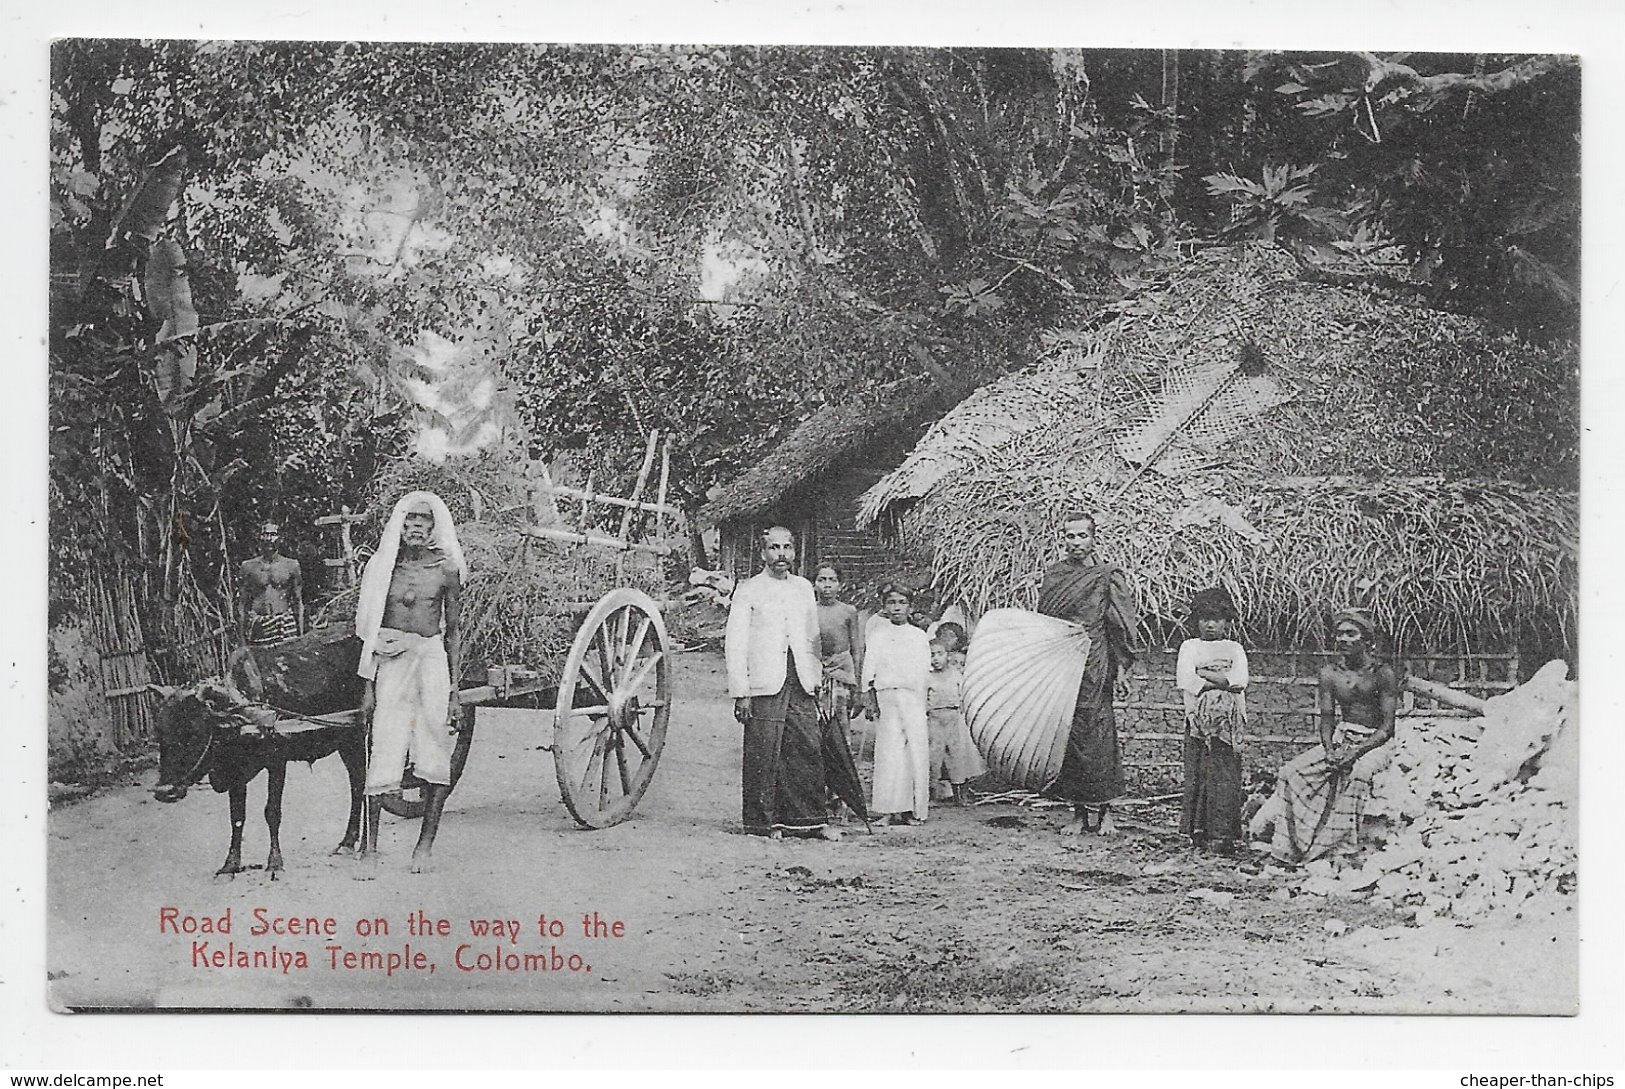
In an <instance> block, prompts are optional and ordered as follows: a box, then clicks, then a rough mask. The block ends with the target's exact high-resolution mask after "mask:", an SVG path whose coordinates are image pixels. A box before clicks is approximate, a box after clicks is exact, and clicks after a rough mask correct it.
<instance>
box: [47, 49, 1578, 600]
mask: <svg viewBox="0 0 1625 1089" xmlns="http://www.w3.org/2000/svg"><path fill="white" fill-rule="evenodd" d="M52 91H53V116H52V130H51V146H52V155H53V159H52V162H53V165H52V178H51V188H52V226H51V229H52V245H53V279H52V283H53V303H54V306H53V321H52V330H51V353H52V393H53V421H52V422H53V431H52V436H53V437H52V491H51V496H52V517H53V524H54V525H55V526H56V527H57V528H59V529H60V530H62V532H59V533H57V534H56V535H55V539H56V540H57V542H58V544H57V546H56V548H57V552H56V554H55V557H54V558H55V560H56V561H57V562H56V567H55V570H56V572H57V575H58V579H57V582H56V585H55V589H56V590H57V591H58V593H59V595H61V596H62V597H63V598H64V599H67V598H69V597H71V596H72V587H73V580H74V578H75V577H77V576H78V575H82V574H83V572H84V571H85V570H86V569H87V568H86V564H85V562H84V561H85V560H86V559H87V558H88V556H89V554H90V553H91V552H92V551H93V550H96V549H99V548H100V546H101V541H102V540H103V539H104V538H106V539H107V540H109V541H110V542H112V545H113V547H116V548H122V549H124V550H126V551H127V552H128V553H129V555H130V556H131V557H132V558H135V559H137V560H138V561H139V563H140V564H141V565H142V566H143V570H145V571H147V572H148V575H147V577H149V578H152V579H153V583H154V584H153V587H152V589H153V590H154V591H155V592H156V591H158V590H162V591H163V593H165V594H174V593H176V592H178V587H180V586H181V585H182V584H183V583H184V582H185V581H186V580H187V579H189V578H200V579H202V580H203V582H204V583H205V584H206V585H212V582H213V579H214V578H215V577H216V576H217V575H218V573H219V571H220V570H221V569H222V565H223V564H224V563H225V555H226V553H227V551H228V550H230V549H232V548H235V549H236V551H237V553H238V554H239V555H240V554H241V551H242V547H241V546H240V544H239V542H241V541H243V540H245V535H246V534H247V532H248V531H249V530H250V529H251V523H252V521H253V520H254V519H256V518H259V517H267V516H269V517H280V518H282V519H284V520H285V521H287V522H289V523H290V530H291V532H292V534H293V536H294V537H295V540H296V542H297V543H298V544H299V545H300V546H301V547H302V548H303V549H304V550H305V551H306V553H307V554H308V553H310V552H313V551H314V550H315V549H316V547H317V541H316V538H315V536H314V534H315V531H314V529H312V528H311V527H310V525H309V523H310V519H311V518H312V517H314V516H315V515H317V514H320V513H330V512H332V511H334V510H336V509H337V507H338V505H339V504H340V503H344V502H350V503H356V502H358V501H359V498H360V497H361V496H363V495H364V494H366V482H367V480H368V479H369V478H370V477H371V476H372V475H373V474H374V472H375V470H376V467H377V465H378V464H379V461H380V459H382V458H385V457H388V456H390V455H393V454H396V453H399V452H401V451H403V450H405V449H407V448H408V447H410V446H411V445H413V444H414V443H415V444H416V447H417V449H418V450H420V451H421V452H424V453H427V454H430V455H432V456H443V455H447V454H456V453H458V452H460V451H467V450H473V449H491V448H492V447H501V446H503V445H505V444H515V445H517V444H518V443H521V442H522V443H524V444H526V445H528V446H529V448H531V449H532V450H534V451H537V452H541V453H544V454H556V453H561V452H562V453H569V454H570V455H571V456H572V458H573V459H574V460H575V461H576V462H578V463H579V464H581V465H583V466H584V467H586V468H590V469H594V470H596V471H598V472H599V473H600V479H601V480H605V479H610V478H611V477H613V476H614V475H615V474H616V473H626V472H627V471H628V470H629V467H630V466H631V465H632V464H633V463H635V460H636V458H637V456H638V453H639V452H640V451H641V449H642V435H643V434H644V433H646V431H647V430H648V429H650V428H654V427H659V428H662V429H669V430H670V431H671V432H672V433H673V434H674V436H675V439H676V442H677V447H676V449H675V450H674V479H673V486H674V489H675V493H676V495H677V496H678V497H679V498H680V499H681V501H682V502H684V503H685V504H687V505H689V506H690V507H692V506H694V505H696V504H697V503H698V502H700V501H701V500H702V499H703V497H704V496H705V494H706V492H707V490H708V489H710V488H711V487H713V486H714V485H716V484H718V483H720V482H722V481H725V480H727V479H729V478H730V477H731V476H732V475H733V474H735V473H736V472H737V471H738V469H739V467H740V466H741V465H743V464H745V463H746V462H747V461H748V460H749V459H751V458H752V457H754V456H755V455H756V454H757V453H758V452H759V451H760V450H761V449H762V448H763V447H764V445H765V444H766V443H768V442H769V441H771V440H772V439H773V438H774V437H775V436H776V435H778V434H780V433H782V431H783V429H784V428H785V427H786V426H787V425H788V424H789V423H793V422H794V420H795V419H797V418H800V417H801V416H804V415H805V414H806V413H807V412H810V411H811V410H812V409H813V408H815V407H816V406H817V405H818V404H820V403H822V402H824V401H825V400H827V399H829V398H837V397H841V396H843V395H845V394H846V393H847V392H849V391H851V390H854V389H862V388H867V387H870V386H873V385H874V384H876V383H878V382H881V381H885V380H889V379H892V378H896V377H899V376H901V375H904V374H910V373H919V372H921V371H924V372H928V373H931V374H933V375H934V376H935V377H936V379H937V380H938V381H939V382H941V383H943V384H944V385H945V386H948V387H961V388H962V387H965V386H969V385H971V384H973V383H975V382H977V381H979V380H981V379H982V378H984V377H985V376H987V375H988V374H991V373H994V372H997V371H998V370H1000V369H1002V368H1004V367H1005V366H1007V365H1009V364H1011V363H1013V362H1019V361H1020V360H1021V359H1023V358H1025V357H1027V356H1028V355H1030V352H1031V350H1032V347H1033V345H1034V344H1035V343H1036V339H1037V337H1038V335H1039V334H1040V333H1041V332H1042V331H1044V330H1046V329H1051V328H1053V327H1055V326H1057V325H1060V326H1063V327H1064V326H1066V325H1068V324H1073V323H1079V322H1088V321H1090V320H1092V319H1093V317H1094V315H1095V314H1097V313H1098V312H1099V311H1100V309H1101V307H1102V306H1103V305H1105V304H1108V303H1110V302H1112V301H1113V300H1114V299H1117V298H1119V297H1121V296H1122V295H1123V294H1124V293H1125V292H1128V291H1130V290H1132V289H1134V288H1135V287H1137V286H1139V285H1140V284H1141V283H1142V282H1144V280H1145V279H1146V278H1147V277H1148V276H1150V275H1151V274H1153V273H1154V272H1155V270H1156V269H1157V267H1158V266H1159V265H1161V264H1163V263H1166V262H1168V261H1171V260H1173V259H1175V258H1176V257H1178V256H1179V255H1180V254H1181V253H1182V252H1186V251H1188V250H1189V248H1190V247H1191V246H1194V245H1200V244H1202V243H1205V242H1210V241H1217V240H1223V239H1228V238H1234V237H1265V238H1271V239H1274V240H1275V241H1277V242H1279V243H1281V244H1282V245H1284V246H1287V247H1288V248H1290V249H1291V250H1292V251H1293V252H1294V253H1295V254H1296V255H1297V256H1298V257H1299V259H1300V260H1301V261H1303V262H1305V263H1308V264H1311V265H1313V266H1315V267H1316V268H1317V269H1319V270H1321V271H1323V272H1325V273H1326V274H1327V275H1337V276H1348V275H1369V274H1372V273H1373V272H1377V273H1380V274H1382V275H1385V276H1388V277H1390V278H1401V279H1407V280H1409V281H1411V282H1413V283H1414V285H1415V287H1416V290H1417V291H1418V292H1420V293H1421V294H1422V295H1424V296H1426V297H1428V298H1429V299H1430V300H1432V301H1433V302H1435V303H1437V304H1442V305H1448V306H1451V307H1455V308H1461V309H1468V310H1474V311H1477V312H1480V313H1486V314H1489V315H1491V316H1492V317H1494V318H1496V319H1498V320H1501V321H1503V322H1505V323H1509V324H1512V325H1515V326H1517V327H1519V328H1520V329H1522V330H1523V331H1525V332H1532V333H1534V334H1537V335H1540V336H1543V337H1564V336H1570V335H1572V334H1573V331H1574V328H1575V297H1576V286H1577V281H1576V269H1577V261H1578V252H1577V251H1578V247H1577V225H1578V149H1579V145H1578V132H1579V111H1578V104H1579V74H1578V68H1577V66H1576V65H1575V63H1574V62H1573V61H1572V59H1567V58H1527V57H1513V56H1447V55H1434V56H1426V57H1418V56H1412V57H1398V56H1389V57H1384V58H1378V57H1376V56H1373V55H1369V54H1326V55H1324V56H1308V55H1284V54H1258V53H1243V52H1205V53H1185V54H1181V53H1175V52H1132V53H1131V52H1110V51H1099V52H1081V53H1066V54H1062V53H1050V52H1043V51H1034V50H998V49H962V50H934V51H928V50H918V49H863V50H851V49H842V50H829V49H808V48H787V47H773V48H754V47H722V48H692V47H684V48H647V47H637V48H634V47H602V48H593V47H588V48H577V47H568V48H566V47H556V46H518V45H500V46H498V45H399V44H358V43H325V44H323V43H317V44H311V43H194V42H130V41H66V42H62V43H59V44H58V46H57V47H56V50H55V52H54V54H53V73H52ZM1361 262H1365V263H1364V264H1362V263H1361ZM183 286H184V288H185V289H186V290H185V291H183V290H182V287H183ZM189 312H190V313H189ZM188 315H189V316H188ZM1467 380H1468V381H1471V377H1470V376H1467ZM154 572H156V574H154Z"/></svg>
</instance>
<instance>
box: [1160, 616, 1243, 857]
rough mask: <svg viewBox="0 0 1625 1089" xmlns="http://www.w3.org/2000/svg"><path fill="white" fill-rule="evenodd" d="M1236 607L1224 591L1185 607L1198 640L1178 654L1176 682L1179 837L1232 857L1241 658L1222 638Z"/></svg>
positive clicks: (1237, 822) (1237, 830)
mask: <svg viewBox="0 0 1625 1089" xmlns="http://www.w3.org/2000/svg"><path fill="white" fill-rule="evenodd" d="M1235 620H1236V606H1235V602H1233V601H1232V600H1231V598H1230V594H1229V591H1227V590H1224V589H1222V588H1218V589H1212V590H1202V591H1200V592H1199V593H1197V594H1196V595H1195V596H1194V597H1193V598H1192V599H1191V621H1192V622H1193V623H1194V624H1195V625H1196V631H1197V635H1198V638H1195V639H1187V640H1185V641H1184V642H1183V643H1181V644H1180V647H1179V664H1178V667H1177V676H1178V682H1179V688H1180V692H1181V693H1182V694H1183V696H1184V699H1185V795H1184V800H1183V805H1182V807H1181V812H1180V819H1179V830H1180V832H1182V833H1184V834H1185V835H1187V836H1189V837H1190V838H1191V842H1192V843H1193V844H1194V845H1195V846H1196V848H1197V849H1198V850H1204V849H1206V848H1207V845H1208V844H1209V842H1212V843H1213V845H1214V849H1215V850H1217V851H1218V852H1219V853H1220V854H1230V853H1232V852H1233V851H1234V850H1235V843H1236V840H1237V839H1239V838H1240V837H1241V807H1242V803H1243V802H1244V801H1245V795H1244V793H1243V790H1242V780H1241V756H1240V754H1239V753H1238V752H1237V750H1236V741H1237V737H1236V735H1237V732H1238V731H1239V730H1241V729H1243V728H1244V727H1245V726H1246V724H1247V695H1246V693H1247V680H1248V678H1247V652H1246V651H1245V650H1243V649H1241V644H1240V643H1238V642H1236V641H1235V640H1233V639H1231V638H1230V628H1231V625H1232V624H1233V623H1234V622H1235Z"/></svg>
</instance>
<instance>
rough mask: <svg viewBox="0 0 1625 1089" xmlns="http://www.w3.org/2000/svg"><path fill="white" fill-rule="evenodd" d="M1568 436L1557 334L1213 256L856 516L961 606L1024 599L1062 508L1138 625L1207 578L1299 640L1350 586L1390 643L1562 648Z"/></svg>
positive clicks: (927, 447)
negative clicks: (894, 542)
mask: <svg viewBox="0 0 1625 1089" xmlns="http://www.w3.org/2000/svg"><path fill="white" fill-rule="evenodd" d="M1578 445H1579V403H1578V372H1577V365H1576V356H1575V353H1574V351H1573V349H1572V347H1570V346H1559V347H1555V348H1537V347H1534V346H1531V345H1529V344H1526V343H1523V342H1521V341H1519V340H1517V339H1516V338H1514V337H1512V336H1510V335H1507V334H1503V333H1500V332H1497V331H1495V330H1494V329H1492V328H1491V327H1489V326H1488V325H1486V324H1485V323H1483V322H1480V321H1477V320H1474V319H1471V318H1467V317H1463V316H1461V315H1455V314H1449V313H1444V312H1441V311H1438V310H1434V309H1430V308H1427V307H1423V306H1421V305H1418V304H1417V303H1415V302H1413V301H1410V300H1408V299H1405V298H1402V297H1400V296H1399V295H1397V294H1394V293H1392V292H1385V291H1383V290H1380V289H1377V288H1375V287H1370V286H1347V285H1337V284H1330V283H1325V282H1315V281H1313V280H1310V279H1306V278H1304V277H1303V276H1301V275H1300V274H1299V269H1298V267H1297V265H1296V263H1295V262H1294V261H1293V260H1292V258H1291V257H1289V256H1288V255H1286V254H1284V253H1282V252H1281V251H1279V250H1276V249H1274V248H1271V247H1266V246H1250V247H1244V248H1237V249H1231V248H1226V249H1215V250H1210V251H1207V252H1205V253H1203V254H1201V255H1199V256H1197V257H1196V258H1193V259H1192V260H1191V261H1189V262H1187V263H1186V264H1184V265H1182V266H1180V267H1179V268H1177V269H1176V270H1175V271H1174V272H1173V273H1171V274H1170V275H1169V276H1168V277H1167V278H1166V280H1165V281H1164V282H1162V283H1160V284H1159V285H1157V286H1155V287H1154V288H1151V289H1148V290H1146V291H1144V292H1142V293H1140V294H1139V295H1137V296H1135V297H1133V298H1132V299H1130V300H1128V301H1127V302H1126V303H1124V304H1122V305H1121V307H1120V308H1119V312H1118V313H1117V314H1116V315H1115V316H1114V317H1113V318H1112V319H1111V320H1110V321H1108V322H1106V323H1105V324H1104V325H1103V326H1102V327H1101V328H1099V329H1098V330H1096V331H1094V332H1092V333H1090V334H1089V335H1087V336H1085V337H1083V338H1081V346H1080V347H1079V348H1078V349H1077V350H1076V351H1074V352H1071V353H1070V354H1068V355H1066V356H1064V357H1062V358H1057V359H1052V360H1049V361H1046V362H1042V363H1040V364H1036V365H1034V366H1033V367H1031V368H1028V369H1026V370H1024V371H1021V372H1019V373H1016V374H1013V375H1011V376H1009V377H1007V378H1005V379H1002V380H1000V381H998V382H995V383H993V384H991V385H989V386H987V387H984V388H983V389H982V390H979V391H978V392H977V393H975V394H973V395H972V396H971V397H969V398H968V399H967V400H966V401H965V402H964V403H963V404H961V405H960V406H958V407H957V408H956V409H954V410H953V411H952V412H949V413H948V414H947V415H946V416H945V417H943V418H942V419H941V420H940V421H938V422H937V423H936V424H935V425H934V426H933V427H932V428H931V429H930V431H929V432H928V433H927V434H926V435H925V436H924V438H923V439H922V440H921V441H920V442H919V444H918V445H917V446H916V447H915V449H914V450H913V452H912V453H911V454H910V455H909V457H908V458H907V459H906V460H905V461H904V462H903V463H902V464H901V465H900V466H899V467H898V468H897V469H896V470H894V471H893V472H891V473H890V474H888V475H887V476H886V477H885V478H884V479H882V480H881V481H880V482H879V483H878V484H877V485H876V486H875V487H874V488H872V489H870V490H869V492H867V493H866V494H865V496H864V498H863V503H862V507H861V511H860V523H862V524H875V525H880V526H883V527H886V528H888V529H889V530H891V531H894V532H897V533H898V534H900V536H901V539H902V542H903V543H904V545H905V546H906V547H908V548H909V549H911V550H913V551H915V552H917V553H919V554H920V555H922V556H929V557H930V559H931V563H932V566H933V571H934V577H935V580H936V582H937V584H938V586H939V587H941V588H942V590H943V591H944V593H945V594H946V595H951V596H955V597H957V598H959V599H960V600H961V601H962V602H963V603H964V604H965V605H966V606H967V607H968V608H969V609H970V610H971V611H972V612H973V613H979V612H981V611H983V610H986V609H988V608H992V607H996V606H1001V605H1012V604H1014V605H1030V604H1031V603H1032V601H1033V599H1034V597H1035V596H1036V591H1037V582H1038V576H1039V572H1040V570H1041V569H1042V567H1043V566H1044V565H1045V563H1046V562H1048V561H1050V560H1052V559H1053V558H1054V557H1055V556H1056V554H1057V551H1056V546H1057V540H1056V524H1057V522H1058V519H1059V517H1060V515H1061V514H1062V512H1063V511H1064V510H1066V509H1068V508H1073V507H1080V506H1081V507H1084V508H1086V509H1090V510H1093V511H1095V512H1096V515H1097V519H1098V523H1099V527H1098V528H1099V532H1100V543H1101V552H1102V554H1103V556H1104V557H1105V558H1106V559H1108V560H1110V561H1113V562H1116V563H1120V564H1122V565H1123V566H1125V567H1126V568H1128V569H1129V570H1131V571H1132V572H1133V574H1134V576H1135V579H1136V581H1137V583H1138V585H1139V588H1140V591H1141V593H1142V596H1143V600H1144V605H1145V608H1146V610H1147V612H1148V614H1149V615H1150V617H1151V618H1152V619H1151V626H1152V627H1153V629H1155V628H1156V627H1157V623H1158V621H1159V620H1160V621H1163V622H1172V621H1174V620H1176V619H1177V618H1179V617H1180V616H1181V615H1182V613H1183V606H1184V603H1185V602H1186V601H1187V600H1188V598H1189V596H1190V594H1191V593H1192V592H1193V591H1195V590H1197V589H1199V588H1201V587H1204V586H1211V585H1216V584H1223V585H1225V586H1228V587H1229V588H1230V590H1231V591H1232V593H1233V594H1234V595H1235V597H1236V600H1237V602H1238V605H1239V606H1240V608H1241V610H1242V613H1243V615H1244V617H1245V626H1246V629H1247V635H1248V637H1249V638H1250V639H1252V640H1255V641H1256V644H1257V645H1264V644H1268V643H1272V642H1273V643H1275V644H1276V645H1283V646H1284V645H1304V644H1306V643H1309V644H1312V643H1314V642H1316V641H1318V639H1319V637H1320V634H1321V632H1322V629H1323V625H1324V619H1325V616H1326V613H1327V611H1328V610H1329V609H1330V608H1332V607H1335V606H1336V605H1338V604H1341V603H1344V602H1354V603H1360V604H1364V605H1366V606H1367V607H1369V608H1370V609H1371V610H1372V611H1373V612H1374V613H1375V615H1376V616H1377V618H1378V619H1379V621H1380V622H1382V623H1383V624H1384V625H1385V626H1386V627H1387V629H1388V631H1389V632H1390V633H1392V634H1393V636H1394V637H1395V639H1396V641H1398V642H1400V643H1401V644H1403V645H1406V646H1412V647H1430V648H1436V649H1443V648H1447V647H1448V648H1454V649H1456V650H1462V651H1465V650H1468V649H1474V650H1477V649H1489V648H1492V647H1493V648H1501V649H1511V648H1513V647H1515V646H1517V645H1518V644H1519V643H1520V642H1525V643H1527V642H1528V641H1530V640H1533V641H1534V643H1535V644H1536V645H1538V646H1539V647H1540V648H1541V649H1542V650H1545V651H1547V652H1550V651H1553V650H1555V651H1558V652H1561V651H1562V649H1563V647H1564V645H1565V644H1566V643H1568V642H1569V641H1571V640H1572V638H1573V635H1574V622H1575V616H1576V611H1577V591H1578V585H1577V570H1576V568H1577V550H1578V503H1577V496H1576V484H1577V469H1578Z"/></svg>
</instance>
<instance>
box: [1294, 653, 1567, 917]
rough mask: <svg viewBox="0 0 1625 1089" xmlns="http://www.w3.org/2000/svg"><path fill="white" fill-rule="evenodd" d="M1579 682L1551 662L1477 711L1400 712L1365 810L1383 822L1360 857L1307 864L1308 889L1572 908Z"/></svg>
mask: <svg viewBox="0 0 1625 1089" xmlns="http://www.w3.org/2000/svg"><path fill="white" fill-rule="evenodd" d="M1577 712H1578V693H1577V686H1576V685H1575V683H1574V682H1573V681H1570V680H1568V666H1567V665H1566V664H1564V663H1563V662H1548V663H1547V664H1546V665H1545V666H1544V667H1542V669H1541V670H1540V672H1539V673H1537V674H1535V676H1534V677H1533V678H1531V679H1530V680H1529V682H1528V683H1526V684H1523V685H1521V686H1519V687H1518V688H1516V689H1514V690H1512V691H1511V692H1508V693H1506V694H1505V695H1502V696H1497V697H1495V698H1493V699H1491V700H1488V701H1487V702H1486V704H1485V708H1484V716H1483V717H1482V718H1450V717H1438V718H1406V719H1401V720H1400V722H1399V725H1398V728H1397V730H1396V733H1395V738H1394V740H1393V742H1392V744H1393V746H1394V757H1393V761H1392V762H1391V763H1390V765H1389V766H1388V768H1387V769H1386V770H1385V771H1384V772H1382V773H1381V774H1380V775H1379V776H1378V777H1377V780H1376V782H1375V783H1374V784H1373V792H1372V798H1371V801H1370V804H1369V805H1368V806H1367V809H1366V815H1367V817H1368V818H1377V820H1376V821H1375V823H1378V824H1381V825H1385V826H1386V837H1385V838H1383V839H1382V841H1381V846H1380V847H1377V846H1373V847H1370V848H1368V849H1367V852H1366V854H1365V856H1364V858H1363V860H1362V861H1361V864H1360V865H1359V866H1358V867H1357V868H1346V869H1342V870H1334V869H1333V868H1332V867H1331V866H1330V865H1329V864H1311V865H1310V866H1309V867H1308V868H1307V876H1306V878H1305V880H1304V881H1303V883H1302V885H1301V886H1300V887H1299V891H1301V892H1306V893H1322V894H1336V895H1342V896H1355V897H1360V898H1369V899H1372V900H1374V901H1378V902H1381V901H1386V902H1387V903H1388V904H1391V905H1394V906H1399V907H1405V908H1409V909H1412V910H1414V913H1415V916H1416V918H1417V919H1418V920H1425V919H1429V918H1435V917H1447V918H1452V919H1457V920H1462V921H1467V920H1474V919H1482V918H1484V917H1486V916H1490V915H1492V914H1493V915H1497V916H1500V915H1503V914H1504V915H1505V916H1507V917H1512V916H1519V915H1529V914H1550V913H1552V912H1557V911H1566V910H1572V906H1573V901H1572V898H1571V896H1570V894H1571V893H1573V891H1574V889H1575V884H1576V862H1575V826H1576V816H1577V812H1576V809H1577V798H1578V791H1577V786H1578V781H1579V744H1578V727H1577V724H1576V722H1575V718H1576V715H1577Z"/></svg>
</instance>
